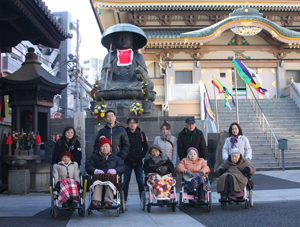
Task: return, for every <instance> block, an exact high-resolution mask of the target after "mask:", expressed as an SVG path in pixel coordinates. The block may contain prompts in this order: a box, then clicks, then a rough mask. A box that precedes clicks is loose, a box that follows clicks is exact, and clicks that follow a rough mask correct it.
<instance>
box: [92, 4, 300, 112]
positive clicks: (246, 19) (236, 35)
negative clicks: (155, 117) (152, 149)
mask: <svg viewBox="0 0 300 227" xmlns="http://www.w3.org/2000/svg"><path fill="white" fill-rule="evenodd" d="M90 2H91V5H92V7H93V9H94V13H95V17H96V19H97V22H98V25H99V29H100V31H101V33H103V32H104V31H105V30H106V29H107V28H108V27H110V26H112V25H115V24H118V23H130V24H134V25H136V26H138V27H140V28H141V29H143V31H144V32H145V34H146V35H147V39H148V40H147V41H148V42H147V45H146V46H145V47H144V48H143V49H142V50H141V53H142V54H143V56H144V58H145V61H146V65H147V69H148V74H149V77H150V78H151V80H152V81H153V82H154V90H155V91H156V92H157V95H156V97H157V98H156V100H155V104H156V107H157V109H160V110H162V109H164V110H165V111H166V114H168V115H169V116H182V115H191V114H192V115H194V116H199V115H200V108H199V102H200V100H199V81H203V82H204V83H205V84H206V89H207V93H208V95H209V97H210V99H214V98H215V96H214V86H213V84H212V83H211V80H212V79H213V78H217V79H218V80H219V81H220V82H221V83H222V85H224V86H226V87H227V88H228V90H229V92H230V93H234V92H233V91H234V90H235V87H234V86H235V84H234V77H233V74H234V70H233V65H232V59H233V57H234V58H237V59H240V60H241V61H242V62H243V63H244V64H245V65H246V66H247V67H249V68H251V69H252V70H254V71H255V72H256V73H257V74H258V75H259V76H260V77H261V79H262V81H263V85H264V88H266V89H267V90H268V92H269V96H268V99H272V98H279V97H283V95H286V96H288V95H289V91H288V86H289V84H290V83H291V82H293V81H295V82H300V64H299V58H300V50H299V47H300V33H299V31H300V16H299V11H300V3H299V2H298V1H281V0H273V1H267V0H265V1H261V2H257V1H254V0H253V1H248V2H247V3H246V2H243V3H241V1H230V2H228V1H224V0H220V1H217V2H211V1H170V0H166V1H164V2H161V1H157V0H154V1H143V2H141V1H134V0H132V1H130V2H128V1H124V0H118V1H116V0H112V1H109V2H107V1H99V0H90ZM237 88H238V89H237V90H238V93H237V94H238V98H239V99H251V98H253V97H252V94H251V92H250V91H249V88H248V86H246V85H245V83H244V81H243V80H242V79H241V77H239V76H237ZM285 88H286V89H285ZM285 92H286V94H285ZM255 96H256V98H259V99H266V98H267V97H266V96H264V95H261V94H259V93H257V92H256V93H255ZM223 98H224V96H223V95H220V94H218V93H216V99H223Z"/></svg>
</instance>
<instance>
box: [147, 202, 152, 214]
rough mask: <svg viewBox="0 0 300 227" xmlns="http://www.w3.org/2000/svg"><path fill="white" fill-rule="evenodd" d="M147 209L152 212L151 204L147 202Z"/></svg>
mask: <svg viewBox="0 0 300 227" xmlns="http://www.w3.org/2000/svg"><path fill="white" fill-rule="evenodd" d="M147 211H148V213H150V212H151V204H147Z"/></svg>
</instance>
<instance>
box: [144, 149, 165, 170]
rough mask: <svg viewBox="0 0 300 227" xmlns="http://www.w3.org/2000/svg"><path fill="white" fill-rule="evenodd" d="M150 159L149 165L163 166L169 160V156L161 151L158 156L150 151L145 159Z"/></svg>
mask: <svg viewBox="0 0 300 227" xmlns="http://www.w3.org/2000/svg"><path fill="white" fill-rule="evenodd" d="M146 160H147V161H149V166H150V167H154V166H161V165H162V164H164V163H165V162H166V161H167V160H168V156H167V155H166V154H165V153H164V152H160V154H159V155H158V156H153V155H152V154H151V153H150V152H148V153H147V154H146V157H145V161H146Z"/></svg>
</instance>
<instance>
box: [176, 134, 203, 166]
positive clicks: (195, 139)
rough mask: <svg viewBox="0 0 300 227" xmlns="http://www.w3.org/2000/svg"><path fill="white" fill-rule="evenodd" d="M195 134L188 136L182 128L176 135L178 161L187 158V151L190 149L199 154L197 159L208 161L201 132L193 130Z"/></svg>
mask: <svg viewBox="0 0 300 227" xmlns="http://www.w3.org/2000/svg"><path fill="white" fill-rule="evenodd" d="M195 131H196V132H195V134H194V135H192V136H189V135H188V132H187V129H186V128H184V129H183V130H182V131H181V132H180V133H179V134H178V147H177V150H178V155H179V159H180V160H182V159H184V158H186V156H187V150H188V149H189V148H190V147H195V148H196V149H197V150H198V152H199V158H203V159H205V160H208V151H207V147H206V142H205V139H204V135H203V133H202V131H201V130H199V129H197V128H195Z"/></svg>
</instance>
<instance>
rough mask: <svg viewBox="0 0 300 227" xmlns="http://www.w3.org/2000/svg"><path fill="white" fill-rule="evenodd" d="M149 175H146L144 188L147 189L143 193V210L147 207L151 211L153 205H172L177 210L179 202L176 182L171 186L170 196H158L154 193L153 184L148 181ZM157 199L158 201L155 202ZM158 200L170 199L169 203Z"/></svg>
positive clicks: (173, 209)
mask: <svg viewBox="0 0 300 227" xmlns="http://www.w3.org/2000/svg"><path fill="white" fill-rule="evenodd" d="M147 181H148V176H144V188H145V190H144V191H143V192H142V194H141V200H140V201H141V208H142V211H145V209H146V207H147V212H148V213H150V212H151V207H152V206H161V205H170V206H171V209H172V211H173V212H175V211H176V205H177V204H178V201H177V194H176V183H175V184H174V185H173V186H172V187H171V194H170V198H168V199H165V198H157V197H156V196H155V194H154V191H153V188H152V186H151V185H150V184H149V183H148V182H147ZM155 200H157V202H155ZM158 201H168V203H166V204H164V203H159V202H158Z"/></svg>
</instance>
